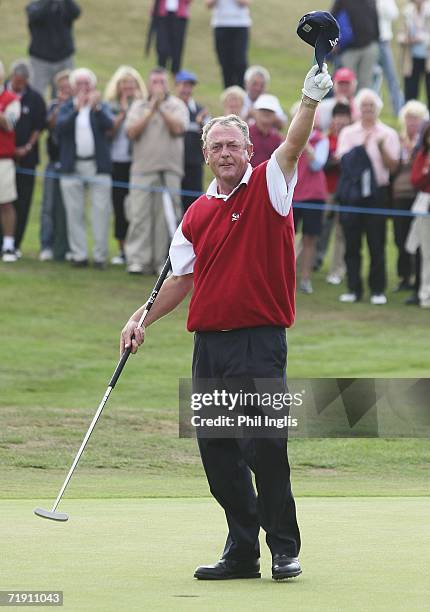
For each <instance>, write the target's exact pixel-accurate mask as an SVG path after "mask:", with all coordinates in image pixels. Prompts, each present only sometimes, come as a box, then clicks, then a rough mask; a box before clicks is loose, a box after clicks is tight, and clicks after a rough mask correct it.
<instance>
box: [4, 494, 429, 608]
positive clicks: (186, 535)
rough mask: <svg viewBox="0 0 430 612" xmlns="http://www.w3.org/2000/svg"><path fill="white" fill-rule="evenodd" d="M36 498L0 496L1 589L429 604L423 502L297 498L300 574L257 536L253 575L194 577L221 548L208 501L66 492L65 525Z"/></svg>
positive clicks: (124, 599) (287, 604) (203, 601)
mask: <svg viewBox="0 0 430 612" xmlns="http://www.w3.org/2000/svg"><path fill="white" fill-rule="evenodd" d="M44 503H45V504H46V506H47V507H48V505H49V503H51V502H50V501H47V500H44V502H41V500H20V501H8V500H2V501H1V517H2V518H1V521H0V541H1V542H2V570H1V578H0V590H4V589H11V588H12V589H29V590H30V589H32V590H43V589H51V590H63V591H64V607H63V609H65V610H73V611H77V610H79V611H80V612H85V611H87V610H88V611H94V610H100V611H103V612H108V611H111V610H112V611H115V610H168V609H172V610H261V609H263V608H264V609H272V610H285V609H291V610H300V611H302V610H303V611H304V610H306V611H307V610H309V611H311V610H317V609H318V610H320V611H322V610H364V609H367V610H372V611H375V610H404V609H407V610H423V609H428V602H429V600H430V586H429V581H428V567H429V566H430V547H429V546H428V545H426V543H428V542H429V539H430V523H429V520H428V500H427V499H426V498H406V497H404V498H400V497H399V498H392V499H389V498H362V499H358V498H342V499H340V498H338V499H329V498H301V499H298V502H297V504H298V512H299V518H300V524H301V527H302V533H303V537H304V541H303V548H302V554H301V560H302V566H303V575H302V576H301V577H299V578H297V579H295V580H293V581H287V582H283V583H274V582H273V581H272V580H271V578H270V555H269V553H268V550H267V547H266V545H265V543H264V539H263V537H262V536H260V540H261V546H262V559H261V567H262V579H261V580H237V581H227V582H202V581H197V580H195V579H193V572H194V569H195V567H196V566H197V565H199V564H201V563H210V562H213V561H215V560H216V558H217V556H218V554H219V553H220V551H221V549H222V545H223V538H224V536H225V522H224V516H223V513H222V511H221V510H220V509H219V508H218V507H217V506H216V504H215V502H213V501H212V500H209V499H180V498H178V499H117V500H112V499H110V500H107V499H105V500H100V499H81V500H77V499H66V500H65V501H64V503H63V504H62V506H61V507H60V509H61V510H63V511H65V512H68V513H70V520H69V522H68V523H63V524H60V523H52V522H49V521H44V520H43V519H38V518H36V517H35V516H34V515H33V513H32V510H33V507H34V506H35V505H36V504H37V505H39V504H42V505H44ZM179 525H180V528H179V527H178V526H179ZM209 526H210V528H208V527H209ZM38 609H39V608H38Z"/></svg>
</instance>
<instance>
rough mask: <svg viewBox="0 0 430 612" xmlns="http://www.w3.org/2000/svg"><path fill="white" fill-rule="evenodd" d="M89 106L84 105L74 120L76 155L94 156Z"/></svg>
mask: <svg viewBox="0 0 430 612" xmlns="http://www.w3.org/2000/svg"><path fill="white" fill-rule="evenodd" d="M90 112H91V107H90V106H84V107H83V108H81V110H80V111H79V113H78V116H77V117H76V121H75V143H76V157H94V155H95V152H96V146H95V142H94V134H93V130H92V128H91V122H90Z"/></svg>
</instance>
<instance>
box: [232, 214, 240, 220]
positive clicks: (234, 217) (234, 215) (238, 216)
mask: <svg viewBox="0 0 430 612" xmlns="http://www.w3.org/2000/svg"><path fill="white" fill-rule="evenodd" d="M239 218H240V213H233V214H232V215H231V220H232V221H239Z"/></svg>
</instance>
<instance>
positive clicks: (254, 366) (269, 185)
mask: <svg viewBox="0 0 430 612" xmlns="http://www.w3.org/2000/svg"><path fill="white" fill-rule="evenodd" d="M317 72H318V66H314V67H313V68H312V69H311V70H310V71H309V72H308V74H307V75H306V78H305V83H304V88H303V97H302V102H301V105H300V108H299V110H298V112H297V115H296V117H295V119H294V121H293V122H292V124H291V126H290V129H289V131H288V135H287V138H286V139H285V141H284V142H283V143H282V144H281V145H280V146H279V147H278V149H277V150H276V151H275V152H274V153H273V155H272V156H271V158H270V160H269V161H267V162H263V163H262V164H260V165H259V166H258V167H257V168H254V169H253V168H252V167H251V165H250V163H249V161H250V159H251V157H252V153H253V146H252V143H251V141H250V139H249V130H248V126H247V124H246V123H245V122H243V121H242V120H241V119H240V118H239V117H237V116H235V115H229V116H227V117H217V118H215V119H212V120H211V121H209V122H208V123H207V124H206V125H205V127H204V129H203V136H202V140H203V154H204V157H205V161H206V163H207V164H208V165H209V166H210V168H211V170H212V172H213V173H214V175H215V179H214V180H213V181H212V183H211V184H210V185H209V188H208V190H207V192H206V194H205V195H202V196H200V197H199V198H198V199H197V200H196V201H195V202H194V203H193V204H192V205H191V206H190V208H188V210H187V212H186V213H185V215H184V218H183V220H182V223H181V225H180V226H179V227H178V229H177V231H176V234H175V236H174V238H173V241H172V245H171V247H170V258H171V262H172V271H173V274H172V276H171V277H170V278H168V279H167V280H166V281H165V283H164V284H163V286H162V288H161V290H160V293H159V295H158V297H157V299H156V301H155V303H154V305H153V306H152V308H151V311H150V313H149V314H148V316H147V318H146V320H145V326H146V327H147V326H148V325H150V324H151V323H153V322H155V321H156V320H158V319H160V318H161V317H163V316H164V315H166V314H167V313H169V312H171V311H172V310H173V309H174V308H175V307H176V306H177V305H178V304H179V303H180V302H181V301H182V300H183V299H184V298H185V297H186V296H187V295H188V293H189V292H190V291H191V290H193V295H192V298H191V302H190V307H189V316H188V322H187V328H188V330H189V331H193V332H195V348H194V356H193V381H200V380H202V379H210V380H214V379H216V380H217V381H220V382H221V383H222V384H224V385H228V384H229V381H231V380H235V381H237V380H241V379H243V378H246V379H248V378H250V379H252V378H257V377H258V378H260V379H277V380H281V381H283V383H284V385H285V382H284V381H285V370H286V357H287V345H286V336H285V328H286V327H289V326H290V325H292V323H293V321H294V314H295V256H294V223H293V216H292V209H291V201H292V197H293V192H294V187H295V184H296V181H297V160H298V158H299V157H300V154H301V152H302V151H303V149H304V147H305V145H306V142H307V140H308V137H309V135H310V133H311V130H312V126H313V121H314V117H315V111H316V109H317V106H318V103H319V101H320V100H321V99H322V98H323V97H324V96H325V95H326V93H327V92H328V91H329V90H330V88H331V87H332V81H331V78H330V76H329V74H328V73H327V67H326V66H324V70H323V71H322V72H321V73H319V74H317ZM144 308H145V306H142V307H141V308H139V309H138V310H137V311H136V312H135V313H134V314H133V315H132V316H131V318H130V320H129V321H128V322H127V323H126V325H125V326H124V328H123V330H122V332H121V340H120V350H121V352H123V351H124V349H125V348H127V347H130V348H131V350H132V352H133V353H135V352H136V350H137V349H138V346H139V345H140V344H142V342H143V341H144V335H145V329H144V328H143V327H142V328H139V327H138V321H139V319H140V316H141V314H142V312H143V309H144ZM284 389H285V386H284ZM198 444H199V450H200V454H201V457H202V462H203V466H204V469H205V472H206V476H207V478H208V482H209V486H210V489H211V492H212V494H213V495H214V497H215V498H216V499H217V501H218V502H219V503H220V504H221V506H222V507H223V508H224V511H225V514H226V518H227V523H228V529H229V531H228V536H227V541H226V544H225V548H224V552H223V555H222V558H221V560H220V561H218V562H217V563H215V564H214V565H206V566H201V567H198V568H197V570H196V572H195V574H194V576H195V577H196V578H199V579H201V580H226V579H233V578H259V577H260V563H259V557H260V551H259V544H258V533H259V529H260V526H261V527H263V529H264V530H265V531H266V541H267V544H268V546H269V548H270V551H271V553H272V577H273V578H274V579H275V580H279V579H282V578H291V577H294V576H298V575H299V574H300V573H301V568H300V563H299V560H298V554H299V550H300V533H299V528H298V525H297V520H296V509H295V503H294V498H293V495H292V492H291V484H290V467H289V463H288V456H287V449H286V436H284V437H277V438H273V437H272V438H269V437H264V438H250V437H248V438H245V437H237V438H226V437H217V438H203V437H198ZM251 470H252V471H253V472H254V473H255V479H256V485H257V490H258V499H257V496H256V494H255V491H254V488H253V485H252V479H251Z"/></svg>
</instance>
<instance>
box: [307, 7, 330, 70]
mask: <svg viewBox="0 0 430 612" xmlns="http://www.w3.org/2000/svg"><path fill="white" fill-rule="evenodd" d="M297 34H298V35H299V36H300V38H301V39H303V40H304V41H305V42H307V43H308V45H311V46H312V47H315V57H316V60H317V64H318V66H319V69H320V70H322V67H323V64H324V60H325V58H326V57H327V55H328V54H329V53H330V52H331V51H332V50H333V49H334V48H335V46H336V45H337V44H338V42H339V24H338V22H337V21H336V19H335V18H334V17H333V15H332V14H331V13H328V12H327V11H312V13H307V14H306V15H303V17H302V18H301V19H300V21H299V25H298V26H297Z"/></svg>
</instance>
